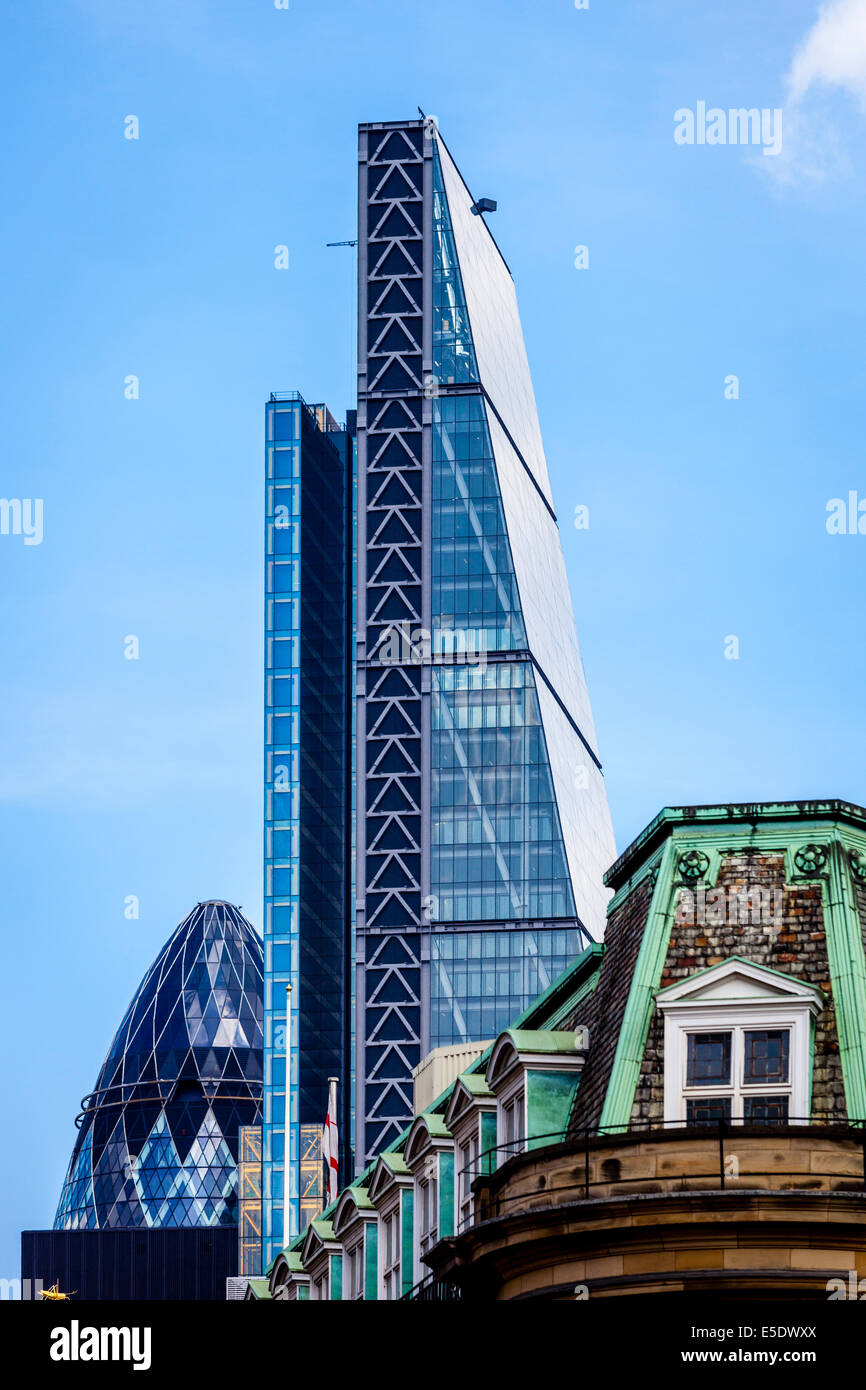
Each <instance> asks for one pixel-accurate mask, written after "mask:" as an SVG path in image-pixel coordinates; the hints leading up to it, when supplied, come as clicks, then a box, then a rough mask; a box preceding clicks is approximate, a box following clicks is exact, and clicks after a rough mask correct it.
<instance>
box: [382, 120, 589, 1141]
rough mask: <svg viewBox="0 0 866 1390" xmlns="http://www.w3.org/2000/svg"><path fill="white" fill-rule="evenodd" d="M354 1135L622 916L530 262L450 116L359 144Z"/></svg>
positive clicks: (489, 1030) (404, 1113)
mask: <svg viewBox="0 0 866 1390" xmlns="http://www.w3.org/2000/svg"><path fill="white" fill-rule="evenodd" d="M358 236H359V242H358V251H359V274H358V287H359V367H358V418H357V443H358V536H357V566H358V611H357V633H356V665H357V673H356V704H357V819H356V840H357V846H356V849H357V860H356V875H357V885H358V887H357V892H356V936H357V949H356V963H357V964H356V979H355V985H356V991H357V1012H356V1069H357V1081H356V1115H355V1122H356V1155H357V1159H356V1161H357V1164H358V1165H361V1164H363V1163H364V1162H365V1160H366V1159H367V1157H368V1156H370V1155H372V1154H373V1153H376V1152H379V1151H381V1149H382V1148H384V1147H385V1146H386V1145H387V1144H388V1143H389V1142H390V1141H391V1140H392V1139H393V1138H395V1137H396V1136H397V1134H398V1133H399V1132H400V1130H401V1129H402V1128H403V1126H404V1125H405V1124H406V1122H407V1120H408V1119H409V1118H410V1117H411V1114H412V1077H411V1072H412V1068H413V1067H414V1066H415V1065H417V1063H418V1062H419V1061H420V1060H421V1058H422V1057H423V1056H424V1055H425V1053H426V1052H427V1051H429V1049H430V1048H433V1047H436V1046H440V1045H446V1044H456V1043H465V1042H467V1041H481V1040H484V1039H487V1038H492V1037H493V1036H495V1034H496V1033H497V1031H499V1030H500V1029H501V1028H503V1027H505V1026H507V1024H508V1022H509V1020H510V1019H511V1018H512V1017H514V1016H515V1015H516V1014H518V1013H520V1012H521V1011H522V1010H523V1009H524V1008H525V1006H526V1005H527V1003H528V1002H529V1001H530V1000H531V999H532V998H533V997H534V996H535V995H536V994H538V992H539V991H540V990H541V989H543V988H544V987H545V986H546V984H547V983H548V982H549V981H550V980H552V979H553V978H554V977H555V976H556V975H557V974H558V973H559V972H560V971H561V970H562V969H564V967H565V966H566V965H567V964H568V963H569V961H570V960H572V959H573V958H574V957H575V956H576V955H577V954H578V953H579V951H580V949H581V947H582V945H583V944H584V943H585V942H586V940H587V938H588V937H592V938H595V939H597V938H599V937H600V936H601V934H602V931H603V925H604V915H605V905H606V898H607V894H606V890H605V889H604V887H603V884H602V874H603V872H604V870H605V869H606V867H607V866H608V864H609V863H610V862H611V861H612V860H613V859H614V858H615V847H614V841H613V834H612V829H611V823H610V815H609V812H608V806H607V797H606V793H605V789H604V782H603V778H602V773H601V762H600V757H599V752H598V747H597V743H596V737H595V730H594V727H593V721H592V714H591V710H590V705H589V698H588V694H587V689H586V682H585V679H584V674H583V667H582V664H581V659H580V653H579V649H578V643H577V636H576V632H575V626H574V617H573V612H572V606H571V599H570V595H569V590H568V583H567V579H566V574H565V565H564V561H563V556H562V548H561V544H560V538H559V532H558V528H557V521H556V513H555V510H554V504H553V498H552V495H551V490H550V483H549V480H548V475H547V466H546V462H545V457H544V450H543V446H542V442H541V433H540V429H539V423H538V416H537V413H536V408H535V399H534V395H533V390H532V382H531V379H530V375H529V368H528V364H527V359H526V351H525V348H524V343H523V335H522V331H521V327H520V320H519V315H518V311H517V301H516V297H515V291H514V284H513V281H512V278H511V275H510V272H509V269H508V266H507V265H506V263H505V261H504V259H503V258H502V255H501V253H500V251H499V249H498V247H497V245H496V242H495V240H494V237H493V235H492V233H491V230H490V228H489V226H488V225H487V222H486V220H485V215H484V212H483V210H482V209H481V208H479V206H478V204H477V203H476V201H475V200H474V199H473V197H472V194H471V193H470V192H469V190H468V188H467V186H466V184H465V182H464V180H463V178H462V176H461V174H460V172H459V170H458V169H457V167H456V165H455V164H454V162H453V160H452V158H451V155H450V154H449V152H448V149H447V148H446V146H445V143H444V141H443V140H442V138H441V136H440V134H439V132H438V130H437V128H436V125H435V122H434V121H432V120H430V121H428V120H423V119H422V120H418V121H409V122H395V123H385V124H370V125H363V126H362V127H361V128H360V144H359V230H358Z"/></svg>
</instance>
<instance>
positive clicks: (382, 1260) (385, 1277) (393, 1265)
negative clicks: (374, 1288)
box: [379, 1194, 402, 1303]
mask: <svg viewBox="0 0 866 1390" xmlns="http://www.w3.org/2000/svg"><path fill="white" fill-rule="evenodd" d="M401 1207H402V1203H401V1201H400V1196H399V1194H398V1196H397V1200H396V1202H393V1203H392V1204H391V1205H390V1206H388V1207H386V1208H384V1209H383V1210H382V1211H381V1212H380V1213H379V1288H380V1291H381V1297H382V1299H383V1300H384V1301H385V1302H389V1303H390V1302H393V1301H395V1300H396V1299H398V1298H400V1296H401V1294H402V1288H401V1284H400V1256H401V1253H402V1252H401V1248H400V1238H401V1235H402V1228H401ZM392 1238H393V1248H392V1249H391V1251H390V1256H391V1258H390V1260H389V1258H388V1256H389V1241H390V1240H391V1239H392Z"/></svg>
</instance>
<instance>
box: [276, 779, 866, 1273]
mask: <svg viewBox="0 0 866 1390" xmlns="http://www.w3.org/2000/svg"><path fill="white" fill-rule="evenodd" d="M606 882H607V884H608V886H609V888H610V889H612V890H613V897H612V899H611V902H610V906H609V913H608V927H607V933H606V937H605V942H604V945H603V946H598V945H597V946H594V947H591V948H590V949H589V950H587V951H585V952H584V953H583V955H582V956H580V957H579V958H578V960H576V961H575V962H574V964H573V965H572V966H571V967H570V968H569V970H567V971H566V972H565V973H564V974H563V975H562V976H561V977H560V979H559V980H557V981H556V982H555V983H554V984H553V985H552V986H551V987H550V989H548V990H547V991H546V992H545V993H544V994H543V995H542V996H541V997H540V998H539V999H538V1000H537V1001H536V1002H535V1004H534V1005H533V1006H532V1007H531V1008H530V1009H529V1010H527V1011H526V1013H525V1014H524V1015H522V1016H521V1018H519V1019H518V1020H516V1021H515V1023H514V1024H513V1026H512V1027H511V1028H510V1029H508V1030H506V1032H504V1033H502V1034H501V1035H500V1036H499V1037H498V1038H497V1039H496V1040H495V1042H494V1043H493V1044H492V1045H491V1046H489V1047H487V1048H486V1049H485V1050H484V1051H483V1052H482V1053H481V1055H480V1056H479V1057H478V1058H477V1059H476V1060H475V1061H474V1062H473V1063H471V1065H469V1066H468V1067H466V1069H465V1070H464V1071H463V1072H462V1073H461V1075H460V1076H458V1077H457V1078H456V1080H454V1081H453V1082H452V1084H451V1085H449V1086H448V1088H447V1089H446V1090H445V1091H444V1093H443V1094H442V1095H441V1096H439V1097H438V1098H437V1099H436V1100H435V1101H434V1103H433V1104H432V1105H431V1106H429V1107H428V1108H427V1109H426V1110H424V1111H423V1112H422V1113H421V1114H420V1115H418V1116H417V1117H416V1118H415V1120H414V1121H413V1123H412V1125H411V1126H410V1127H409V1128H408V1129H407V1130H406V1131H405V1132H404V1134H402V1135H401V1136H400V1138H399V1139H398V1140H397V1141H396V1143H395V1144H393V1145H392V1146H391V1148H390V1149H389V1150H388V1151H386V1152H385V1153H383V1154H382V1155H381V1156H380V1158H379V1159H378V1160H377V1162H376V1163H375V1164H373V1165H371V1167H370V1169H368V1170H367V1172H366V1173H365V1174H363V1175H362V1176H361V1177H360V1178H359V1179H357V1180H356V1183H355V1184H354V1188H355V1189H357V1190H356V1191H354V1192H353V1195H352V1196H348V1195H344V1196H343V1197H342V1198H341V1199H340V1201H339V1202H338V1203H337V1204H336V1206H335V1207H334V1208H332V1209H330V1210H329V1211H328V1212H326V1213H324V1214H323V1223H324V1225H323V1226H322V1231H321V1232H319V1233H318V1235H317V1234H316V1233H315V1232H312V1233H311V1234H310V1235H309V1236H308V1237H307V1238H306V1239H304V1238H301V1239H299V1241H298V1242H296V1243H295V1245H294V1246H293V1247H292V1249H291V1250H290V1251H289V1252H287V1253H286V1255H285V1257H281V1259H280V1261H278V1262H277V1265H276V1266H275V1267H274V1269H273V1270H272V1272H271V1293H272V1295H273V1296H274V1297H277V1298H280V1299H284V1298H304V1297H306V1296H307V1295H308V1289H309V1288H311V1287H312V1288H313V1289H316V1290H317V1292H315V1293H314V1294H312V1296H319V1297H322V1296H325V1297H334V1296H335V1291H336V1290H338V1289H339V1290H345V1289H346V1288H347V1287H349V1286H351V1289H352V1295H353V1296H354V1297H366V1298H380V1297H381V1298H385V1297H395V1296H396V1297H400V1296H402V1297H409V1298H426V1299H435V1298H444V1297H448V1298H462V1299H464V1300H475V1301H489V1300H503V1299H506V1300H507V1299H527V1298H530V1299H531V1298H546V1299H574V1298H578V1299H584V1298H592V1299H595V1298H609V1297H616V1296H621V1295H623V1294H632V1295H633V1294H639V1293H647V1294H648V1293H652V1294H678V1293H684V1292H693V1293H694V1292H697V1293H707V1294H712V1295H713V1296H714V1297H719V1296H722V1297H724V1296H732V1297H733V1296H740V1297H742V1296H743V1295H748V1296H772V1297H780V1296H781V1297H797V1298H803V1297H805V1298H810V1297H811V1298H822V1299H825V1298H827V1297H828V1296H829V1293H830V1292H831V1291H832V1290H833V1289H838V1288H843V1289H850V1288H854V1289H857V1287H858V1280H859V1279H860V1278H861V1277H863V1276H866V1128H864V1120H866V951H864V933H866V811H864V810H863V809H862V808H860V807H857V806H852V805H849V804H847V803H844V802H835V801H831V802H799V803H782V804H761V805H750V806H716V807H685V808H676V809H667V810H665V811H663V812H662V813H661V814H660V815H659V816H658V817H656V819H655V820H654V821H653V822H652V823H651V824H650V825H649V826H648V827H647V829H646V830H645V831H643V833H642V834H641V835H640V836H639V837H638V838H637V840H635V842H634V843H633V844H632V845H631V846H630V847H629V849H628V850H626V852H625V853H624V854H623V855H622V856H621V857H620V858H619V859H618V860H617V862H616V863H615V864H614V866H613V867H612V868H611V869H610V871H609V872H608V874H607V875H606ZM350 1217H351V1219H349V1218H350ZM341 1223H343V1224H345V1232H346V1234H345V1240H344V1242H343V1243H344V1244H345V1245H346V1250H344V1249H343V1246H342V1245H341V1243H340V1232H341V1229H342V1225H341ZM326 1227H327V1230H326ZM326 1236H327V1239H326V1238H325V1237H326ZM361 1241H363V1242H364V1245H363V1248H362V1247H361V1245H360V1243H359V1242H361ZM350 1244H351V1246H352V1251H351V1265H352V1268H353V1269H355V1270H362V1271H363V1279H362V1278H361V1277H360V1276H358V1277H352V1278H350V1279H349V1280H348V1281H347V1279H346V1278H344V1277H343V1275H342V1270H341V1269H339V1268H338V1267H337V1265H336V1264H335V1263H334V1262H335V1261H338V1262H341V1261H343V1260H344V1259H346V1257H347V1251H348V1246H349V1245H350ZM326 1250H327V1255H328V1258H329V1259H330V1261H331V1278H330V1281H329V1282H327V1285H326V1282H325V1281H323V1280H322V1278H321V1272H320V1269H319V1266H320V1265H322V1261H323V1258H324V1254H325V1252H326ZM314 1264H315V1268H313V1265H314ZM427 1270H429V1271H430V1273H429V1274H425V1271H427ZM317 1276H318V1284H317V1283H316V1280H317ZM311 1279H312V1285H311ZM326 1286H327V1288H328V1289H329V1290H330V1292H329V1293H323V1292H322V1290H323V1289H325V1288H326ZM864 1287H866V1284H864ZM341 1296H343V1297H345V1296H346V1294H345V1293H343V1294H342V1295H341ZM837 1296H838V1295H837Z"/></svg>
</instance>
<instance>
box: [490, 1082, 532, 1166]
mask: <svg viewBox="0 0 866 1390" xmlns="http://www.w3.org/2000/svg"><path fill="white" fill-rule="evenodd" d="M526 1114H527V1096H526V1071H525V1069H524V1068H523V1067H522V1066H520V1065H518V1067H517V1073H516V1076H515V1077H514V1079H513V1080H512V1081H511V1082H510V1083H509V1085H508V1086H507V1087H505V1088H504V1090H503V1091H502V1093H501V1095H499V1096H497V1106H496V1131H497V1133H496V1143H497V1145H498V1146H499V1159H498V1163H497V1167H501V1166H502V1164H503V1163H506V1162H507V1161H508V1159H509V1158H511V1157H512V1156H513V1155H514V1154H518V1153H522V1152H523V1150H524V1149H525V1148H526Z"/></svg>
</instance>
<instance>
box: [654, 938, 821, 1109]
mask: <svg viewBox="0 0 866 1390" xmlns="http://www.w3.org/2000/svg"><path fill="white" fill-rule="evenodd" d="M777 980H778V983H777ZM714 986H721V987H722V988H724V987H727V988H728V989H729V990H730V997H727V998H726V997H725V996H724V995H723V994H722V993H721V992H720V991H718V990H717V992H715V993H713V992H710V993H708V994H707V995H706V997H701V994H702V993H703V992H704V991H708V990H709V991H712V990H713V987H714ZM749 991H751V992H749ZM690 994H691V995H692V996H693V997H689V995H690ZM657 1003H658V1007H659V1008H660V1010H661V1011H662V1013H663V1015H664V1021H665V1042H664V1118H665V1123H666V1124H669V1125H674V1124H682V1125H685V1123H686V1100H687V1099H689V1100H691V1099H696V1098H698V1097H699V1096H702V1097H703V1098H704V1099H712V1098H715V1097H719V1096H729V1097H730V1099H731V1120H732V1121H734V1122H737V1123H739V1122H742V1118H743V1096H744V1095H748V1094H750V1093H751V1094H752V1095H787V1096H788V1097H789V1101H788V1114H789V1123H790V1124H807V1123H808V1118H807V1117H808V1115H809V1105H810V1091H811V1086H810V1079H811V1078H810V1067H811V1056H810V1035H811V1026H812V1018H813V1017H814V1016H815V1015H816V1014H817V1013H818V1012H819V1010H820V1007H821V996H820V992H819V991H818V990H816V989H814V988H813V987H812V986H810V985H806V984H804V983H803V982H801V981H799V980H795V979H793V977H787V978H786V979H785V980H782V979H781V977H777V978H776V979H774V978H773V972H771V971H768V970H764V969H762V968H761V967H758V966H754V965H751V964H750V963H749V962H742V961H727V962H725V963H724V964H723V965H722V966H718V967H716V968H715V969H714V970H713V971H703V972H701V973H700V975H698V976H693V977H691V979H689V980H684V981H682V982H680V983H679V984H678V985H677V986H676V987H672V988H670V989H668V990H666V991H664V994H663V996H662V997H659V998H658V1000H657ZM763 1029H770V1030H773V1031H776V1030H779V1029H787V1030H788V1032H789V1033H790V1042H789V1048H788V1081H787V1082H785V1083H778V1082H777V1083H773V1082H769V1083H764V1082H756V1083H754V1084H749V1085H746V1086H744V1085H743V1080H742V1069H743V1056H744V1048H743V1042H744V1038H743V1035H744V1033H745V1032H747V1031H748V1032H751V1031H754V1030H763ZM693 1033H731V1034H732V1038H731V1082H730V1084H729V1085H727V1086H726V1085H722V1084H720V1085H713V1086H693V1087H689V1086H687V1085H686V1076H687V1071H686V1068H687V1065H688V1038H689V1035H690V1034H693Z"/></svg>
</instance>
